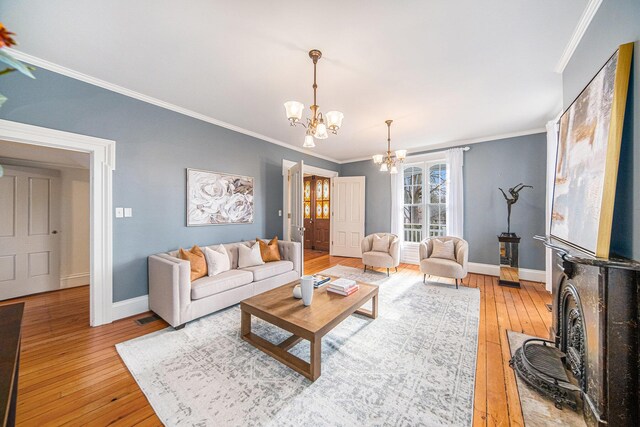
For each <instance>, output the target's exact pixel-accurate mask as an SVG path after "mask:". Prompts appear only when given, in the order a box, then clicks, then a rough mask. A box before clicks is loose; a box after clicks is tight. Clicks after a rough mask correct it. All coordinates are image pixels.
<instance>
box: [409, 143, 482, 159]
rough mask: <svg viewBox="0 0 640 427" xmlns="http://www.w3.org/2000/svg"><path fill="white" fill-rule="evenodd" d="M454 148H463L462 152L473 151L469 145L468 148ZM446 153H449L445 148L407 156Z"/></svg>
mask: <svg viewBox="0 0 640 427" xmlns="http://www.w3.org/2000/svg"><path fill="white" fill-rule="evenodd" d="M453 148H462V151H469V150H471V147H469V146H468V145H467V146H466V147H453ZM444 151H447V148H445V149H444V150H432V151H422V152H417V153H409V154H407V157H413V156H424V155H427V154H435V153H442V152H444Z"/></svg>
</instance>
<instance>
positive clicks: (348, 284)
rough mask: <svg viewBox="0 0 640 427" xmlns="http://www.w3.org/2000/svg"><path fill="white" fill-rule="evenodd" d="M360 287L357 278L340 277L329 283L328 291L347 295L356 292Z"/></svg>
mask: <svg viewBox="0 0 640 427" xmlns="http://www.w3.org/2000/svg"><path fill="white" fill-rule="evenodd" d="M358 289H359V286H358V284H357V283H356V281H355V280H351V279H344V278H340V279H336V280H334V281H332V282H331V283H329V287H328V288H327V292H333V293H334V294H339V295H344V296H347V295H351V294H352V293H354V292H356V291H357V290H358Z"/></svg>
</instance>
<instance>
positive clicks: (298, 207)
mask: <svg viewBox="0 0 640 427" xmlns="http://www.w3.org/2000/svg"><path fill="white" fill-rule="evenodd" d="M303 169H304V162H303V161H302V160H300V162H299V163H296V164H295V165H293V166H291V168H289V197H290V200H289V201H290V209H291V222H290V228H289V237H290V239H291V240H292V241H294V242H300V250H301V254H300V256H301V258H300V259H301V263H302V264H301V265H302V266H303V270H304V212H303V204H304V199H303V197H304V194H303V191H304V182H303V181H304V171H303Z"/></svg>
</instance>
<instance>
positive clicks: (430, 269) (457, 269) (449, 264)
mask: <svg viewBox="0 0 640 427" xmlns="http://www.w3.org/2000/svg"><path fill="white" fill-rule="evenodd" d="M420 270H421V271H422V272H423V273H426V274H431V275H432V276H440V277H452V278H454V279H462V278H464V277H465V273H464V269H463V268H462V266H461V265H460V264H458V263H457V262H455V261H451V260H449V259H442V258H427V259H423V260H422V261H420Z"/></svg>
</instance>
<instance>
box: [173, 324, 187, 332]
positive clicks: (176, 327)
mask: <svg viewBox="0 0 640 427" xmlns="http://www.w3.org/2000/svg"><path fill="white" fill-rule="evenodd" d="M186 325H187V324H186V323H183V324H182V325H178V326H174V327H173V330H174V331H179V330H180V329H182V328H184V327H185V326H186Z"/></svg>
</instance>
